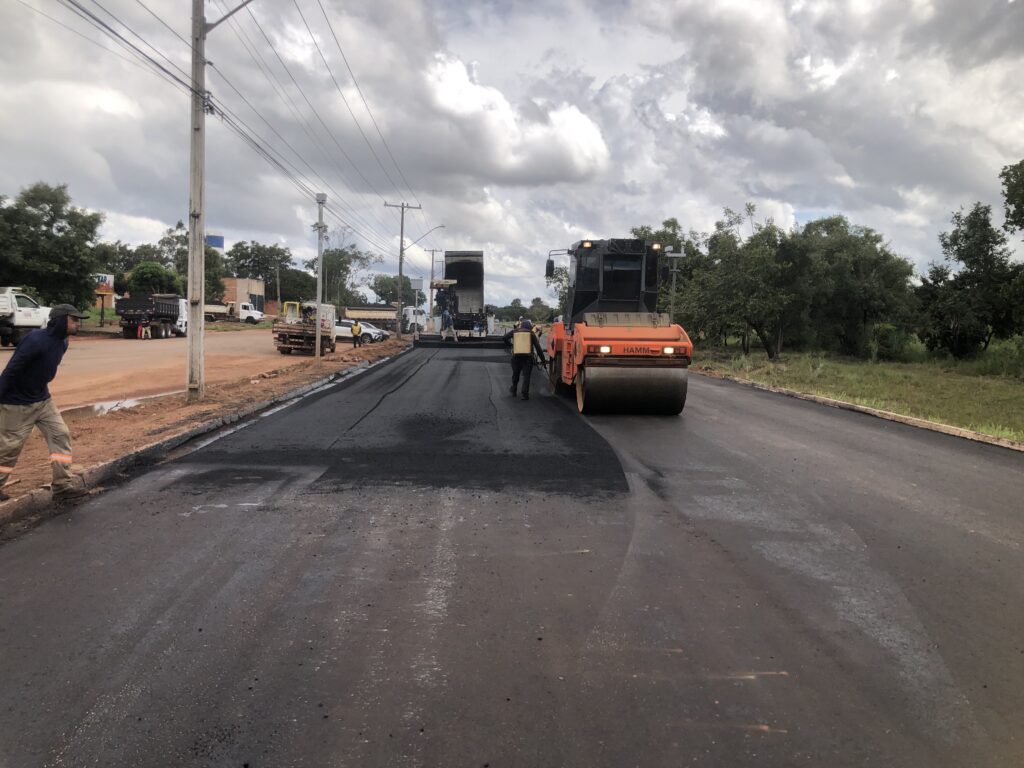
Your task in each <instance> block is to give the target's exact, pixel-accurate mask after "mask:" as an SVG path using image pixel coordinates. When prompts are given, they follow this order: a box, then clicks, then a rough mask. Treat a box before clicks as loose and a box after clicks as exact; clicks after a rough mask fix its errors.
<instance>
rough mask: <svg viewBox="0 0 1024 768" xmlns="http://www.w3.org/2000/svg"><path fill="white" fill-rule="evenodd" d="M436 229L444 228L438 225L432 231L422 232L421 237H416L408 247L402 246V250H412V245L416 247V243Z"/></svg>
mask: <svg viewBox="0 0 1024 768" xmlns="http://www.w3.org/2000/svg"><path fill="white" fill-rule="evenodd" d="M436 229H445V226H444V224H438V225H437V226H436V227H434V228H433V229H428V230H427V231H426V232H424V233H423V234H422V235H420V236H419V237H417V238H416V239H415V240H413V241H412V242H411V243H409V244H408V245H403V246H402V248H412V247H413V246H414V245H416V243H418V242H419V241H420V240H422V239H423V238H424V237H426V236H427V235H429V234H430V233H431V232H433V231H434V230H436Z"/></svg>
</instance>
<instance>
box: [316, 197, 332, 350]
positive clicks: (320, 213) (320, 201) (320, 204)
mask: <svg viewBox="0 0 1024 768" xmlns="http://www.w3.org/2000/svg"><path fill="white" fill-rule="evenodd" d="M326 203H327V195H325V194H324V193H323V192H320V193H318V194H317V196H316V207H317V218H316V351H315V353H314V354H315V355H316V367H317V368H319V367H320V351H321V350H320V325H321V323H320V304H321V302H322V301H323V299H322V298H321V297H322V296H323V292H324V229H325V227H324V205H326ZM331 333H334V329H333V328H332V329H331Z"/></svg>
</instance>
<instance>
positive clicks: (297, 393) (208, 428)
mask: <svg viewBox="0 0 1024 768" xmlns="http://www.w3.org/2000/svg"><path fill="white" fill-rule="evenodd" d="M411 349H413V347H407V348H406V349H402V350H400V351H399V352H397V353H395V354H393V355H388V356H387V357H382V358H381V359H380V360H376V361H374V362H373V363H372V364H370V365H363V366H360V365H356V366H353V367H351V368H347V369H346V370H344V371H336V372H335V373H332V374H330V375H328V376H325V377H324V378H322V379H318V380H317V381H313V382H310V383H309V384H304V385H303V386H301V387H297V388H295V389H293V390H290V391H288V392H285V393H283V394H281V395H278V396H277V397H273V398H271V399H269V400H264V401H262V402H259V403H255V404H254V405H251V406H249V407H247V408H243V409H242V410H240V411H235V412H233V413H229V414H226V415H224V416H220V417H218V418H216V419H212V420H211V421H207V422H204V423H202V424H200V425H199V426H197V427H194V428H193V429H190V430H188V431H187V432H182V433H181V434H178V435H174V436H173V437H169V438H166V439H164V440H159V441H157V442H155V443H150V444H149V445H145V446H143V447H142V448H139V449H137V450H135V451H132V452H130V453H127V454H125V455H124V456H120V457H118V458H116V459H111V460H110V461H107V462H103V463H102V464H97V465H95V466H92V467H89V468H87V469H85V470H83V471H82V473H81V477H82V483H83V486H84V487H85V488H94V487H96V486H98V485H99V484H100V483H102V482H104V481H106V480H109V479H110V478H112V477H115V476H116V475H118V474H121V473H123V472H126V471H128V470H130V469H131V468H133V467H135V466H140V465H143V464H151V463H156V462H158V461H160V460H161V459H162V458H164V457H166V456H167V455H168V454H169V453H170V452H171V451H173V450H174V449H176V448H179V447H181V446H182V445H185V444H186V443H188V442H190V441H191V440H194V439H195V438H197V437H201V436H203V435H207V434H209V433H211V432H214V431H216V430H218V429H221V428H222V427H225V426H227V425H229V424H234V423H236V422H238V421H241V420H242V419H247V418H249V417H250V416H253V415H256V414H261V413H262V412H263V411H266V410H268V409H272V408H274V406H281V407H287V406H289V405H291V404H292V403H293V402H296V401H298V400H301V399H302V398H303V397H306V396H308V395H311V394H314V393H315V392H318V391H319V390H321V389H322V388H324V387H327V386H329V385H332V384H338V383H341V381H340V380H348V379H353V378H356V377H357V376H360V375H362V374H364V373H367V372H368V371H371V370H373V369H374V368H377V367H379V366H380V365H382V364H384V363H386V362H389V361H391V360H394V359H395V358H397V357H400V356H401V355H404V354H406V353H407V352H409V351H410V350H411ZM251 423H255V422H254V421H253V422H251ZM245 426H248V424H245V425H240V427H239V428H242V427H245ZM234 431H237V430H230V431H229V432H226V433H225V434H223V435H218V436H217V437H216V438H214V439H220V438H221V437H225V436H227V434H230V433H231V432H234ZM209 442H213V440H211V441H208V442H207V443H204V445H207V444H209ZM53 503H54V502H53V495H52V493H51V492H50V489H49V487H48V486H44V487H42V488H36V489H34V490H32V491H29V492H28V493H26V494H23V495H22V496H17V497H14V498H12V499H11V500H10V501H6V502H3V503H0V529H2V528H3V527H4V526H5V525H7V524H8V523H13V522H16V521H18V520H20V519H22V518H25V517H28V516H29V515H31V514H32V513H34V512H40V511H42V510H44V509H46V508H48V507H51V506H53Z"/></svg>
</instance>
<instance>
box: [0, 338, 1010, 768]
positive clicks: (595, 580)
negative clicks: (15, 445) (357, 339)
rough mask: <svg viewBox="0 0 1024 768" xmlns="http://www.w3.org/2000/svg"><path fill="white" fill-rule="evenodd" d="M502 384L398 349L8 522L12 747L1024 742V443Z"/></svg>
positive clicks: (848, 755)
mask: <svg viewBox="0 0 1024 768" xmlns="http://www.w3.org/2000/svg"><path fill="white" fill-rule="evenodd" d="M538 373H539V372H538ZM508 382H509V367H508V363H507V358H506V357H505V356H504V354H503V353H502V352H499V351H449V350H426V349H422V350H416V351H414V352H412V353H410V354H407V355H403V356H401V357H400V358H398V359H397V360H395V361H394V362H392V363H390V364H388V365H386V366H382V367H380V368H378V369H376V370H374V371H372V372H370V373H369V374H366V375H363V376H361V377H359V378H357V379H355V380H353V381H352V382H349V383H348V384H346V385H343V386H340V387H334V388H332V389H329V390H326V391H324V392H321V393H319V394H317V395H314V396H312V397H309V398H306V399H305V400H303V401H301V402H299V403H297V404H294V405H292V406H290V407H288V408H285V409H283V410H281V411H279V412H277V413H274V414H272V415H269V416H266V417H264V418H261V419H259V420H258V421H257V422H256V423H254V424H252V425H250V426H248V427H246V428H245V429H242V430H239V431H237V432H234V433H233V434H229V435H227V436H224V437H222V438H221V439H219V440H217V441H215V442H213V443H211V444H209V445H207V446H206V447H204V448H202V449H200V450H198V451H195V452H193V453H190V454H188V455H186V456H184V457H182V458H179V459H177V460H174V461H171V462H168V463H166V464H163V465H161V466H159V467H156V468H154V469H151V470H149V471H147V472H146V473H144V474H142V475H141V476H139V477H137V478H135V479H134V480H132V481H130V482H128V483H126V484H124V485H122V486H120V487H118V488H115V489H112V490H111V491H109V492H108V493H106V494H103V495H101V496H99V497H96V498H94V499H92V500H90V501H89V502H87V503H85V504H83V505H82V506H80V507H78V508H75V509H73V510H71V511H70V512H69V513H67V514H65V515H63V516H61V517H58V518H55V519H52V520H50V521H48V522H46V523H44V524H42V525H40V526H39V527H38V528H36V529H34V530H32V531H30V532H28V533H26V534H24V535H22V536H20V537H18V538H16V539H14V540H12V541H8V542H6V543H4V544H3V545H0V768H8V767H9V768H27V767H29V766H250V767H251V768H256V767H257V766H268V767H277V766H421V765H422V766H488V767H492V766H493V768H499V766H581V767H582V766H690V765H700V766H800V765H807V766H940V767H945V766H949V767H950V768H952V767H954V766H956V767H957V768H959V767H960V766H1021V765H1024V521H1022V510H1024V502H1022V499H1024V456H1021V455H1020V454H1015V453H1011V452H1009V451H1006V450H1002V449H997V448H993V447H989V446H984V445H978V444H973V443H969V442H966V441H962V440H957V439H954V438H950V437H946V436H943V435H938V434H935V433H928V432H922V431H919V430H914V429H911V428H909V427H904V426H901V425H896V424H891V423H888V422H883V421H879V420H876V419H872V418H870V417H867V416H862V415H859V414H853V413H846V412H842V411H837V410H833V409H829V408H824V407H821V406H817V405H814V404H811V403H804V402H800V401H795V400H791V399H788V398H784V397H781V396H777V395H772V394H767V393H761V392H757V391H753V390H750V389H747V388H744V387H741V386H737V385H733V384H728V383H723V382H716V381H713V380H707V379H703V378H701V377H697V376H692V377H691V383H690V395H689V402H688V404H687V408H686V410H685V411H684V413H683V415H682V416H680V417H678V418H676V417H669V418H666V417H643V416H619V417H615V416H599V417H594V418H591V419H584V418H582V417H580V416H578V415H577V414H576V413H575V409H574V408H572V407H571V405H572V404H571V403H570V402H569V401H567V400H561V399H559V398H556V397H554V396H553V395H551V393H550V392H549V391H548V388H547V385H546V383H545V382H544V381H543V379H542V377H541V376H539V375H536V376H535V379H534V388H533V390H534V391H533V399H532V400H531V401H530V402H522V401H520V400H513V399H512V398H511V397H510V396H509V394H508V392H507V387H508Z"/></svg>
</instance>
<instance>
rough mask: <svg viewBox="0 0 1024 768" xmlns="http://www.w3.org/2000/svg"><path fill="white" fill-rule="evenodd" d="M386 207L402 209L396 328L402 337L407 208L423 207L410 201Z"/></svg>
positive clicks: (386, 204) (396, 335) (397, 337)
mask: <svg viewBox="0 0 1024 768" xmlns="http://www.w3.org/2000/svg"><path fill="white" fill-rule="evenodd" d="M384 207H385V208H401V209H402V223H401V225H400V229H399V235H398V328H397V329H396V330H395V338H396V339H401V338H402V267H403V266H404V263H405V209H406V208H412V209H413V210H416V211H419V210H421V207H420V206H418V205H409V204H408V203H388V202H385V203H384Z"/></svg>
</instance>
